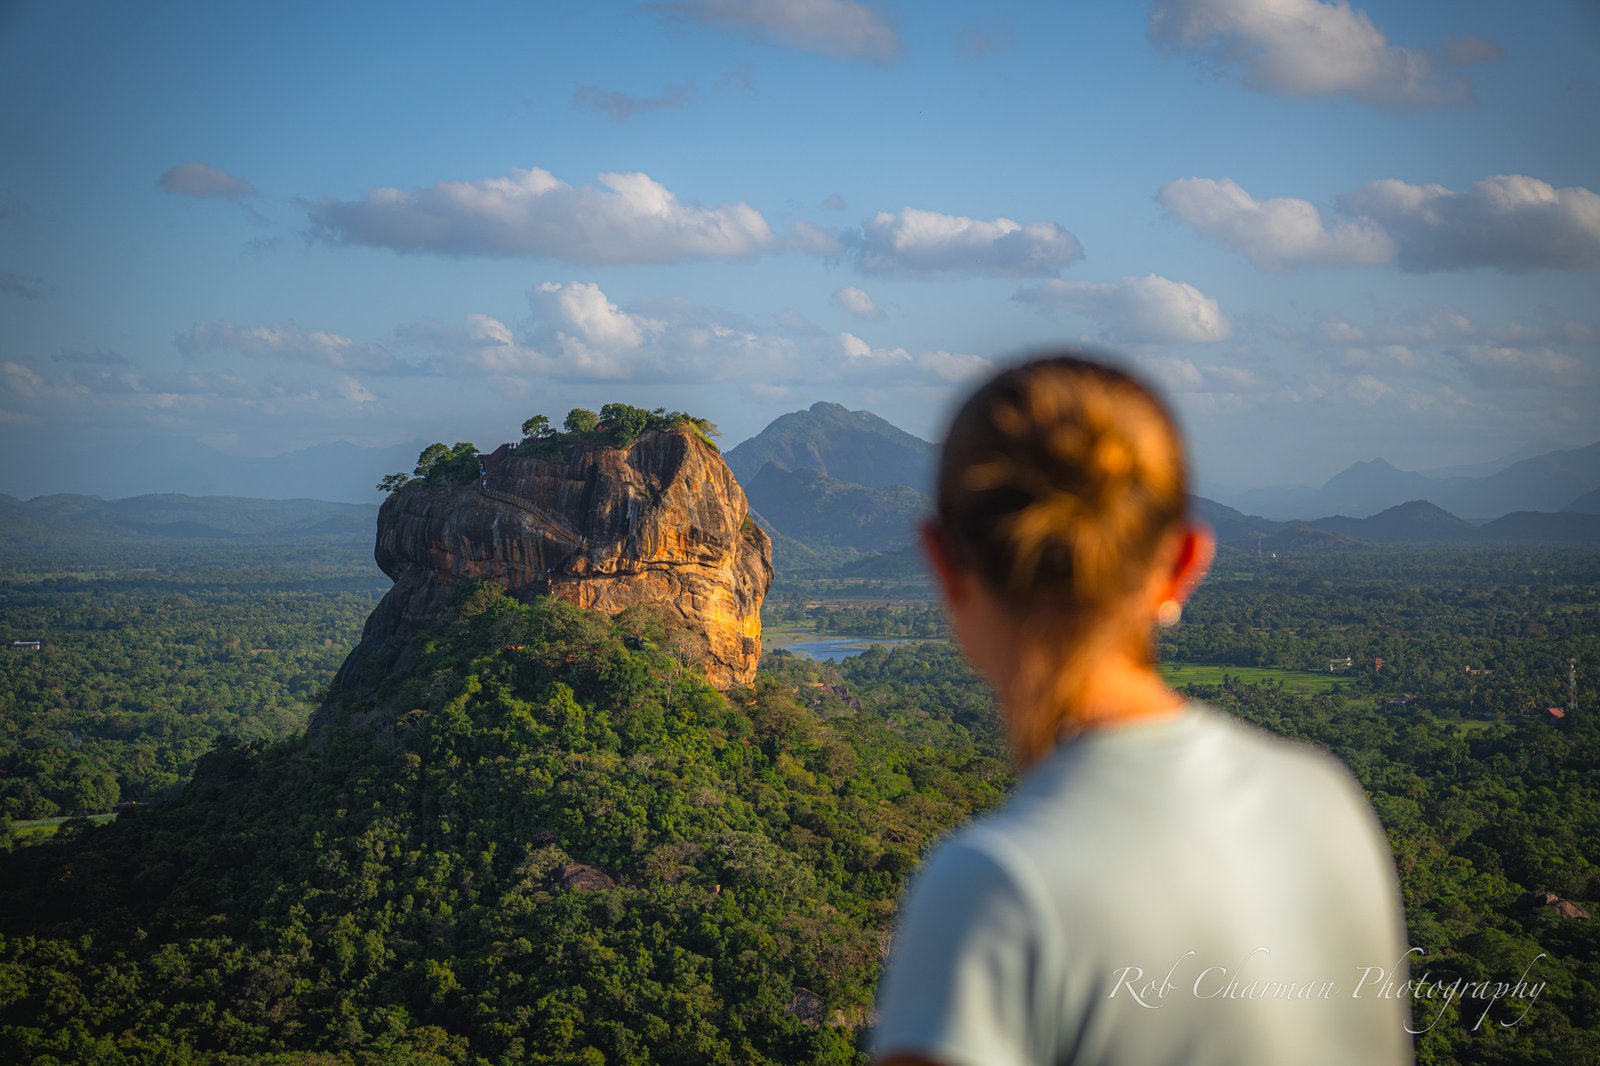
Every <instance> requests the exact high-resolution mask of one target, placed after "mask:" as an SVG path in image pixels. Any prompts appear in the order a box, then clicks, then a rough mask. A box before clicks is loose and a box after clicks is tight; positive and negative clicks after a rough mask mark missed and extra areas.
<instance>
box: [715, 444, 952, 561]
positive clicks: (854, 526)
mask: <svg viewBox="0 0 1600 1066" xmlns="http://www.w3.org/2000/svg"><path fill="white" fill-rule="evenodd" d="M744 488H745V493H746V495H748V496H749V497H750V506H751V507H752V508H754V509H755V510H756V511H757V512H758V513H759V514H760V515H761V517H762V518H763V519H764V520H765V521H766V522H767V523H768V524H770V525H771V527H772V528H774V529H777V530H778V531H779V532H781V533H783V534H785V535H787V536H789V537H792V538H795V539H797V540H799V541H801V542H802V543H804V544H807V545H810V546H812V547H814V548H821V547H829V548H852V549H854V550H856V551H859V552H875V551H883V550H884V549H886V548H897V547H904V546H905V545H908V544H910V543H911V542H912V538H913V537H914V536H915V531H916V525H917V522H918V521H920V520H921V518H922V517H923V516H924V515H926V514H927V513H928V509H929V506H930V504H929V500H928V497H926V496H924V495H923V494H922V493H920V492H918V491H917V490H916V489H913V488H909V487H907V486H905V485H891V486H887V487H882V486H870V485H860V484H856V483H854V482H850V481H844V480H842V479H840V478H835V477H829V476H828V475H827V474H823V473H821V472H819V471H817V470H810V469H802V470H786V469H784V468H783V467H782V466H780V465H778V464H777V463H775V462H769V463H767V464H766V465H765V466H763V467H762V468H761V470H760V472H759V473H757V474H756V476H755V477H754V478H753V479H751V480H750V481H748V482H746V484H745V487H744Z"/></svg>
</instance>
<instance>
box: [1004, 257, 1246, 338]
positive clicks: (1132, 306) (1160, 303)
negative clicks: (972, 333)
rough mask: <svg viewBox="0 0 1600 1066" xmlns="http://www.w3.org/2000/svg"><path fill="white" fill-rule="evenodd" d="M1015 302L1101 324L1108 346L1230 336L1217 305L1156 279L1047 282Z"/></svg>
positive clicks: (1197, 293) (1181, 286) (1185, 287)
mask: <svg viewBox="0 0 1600 1066" xmlns="http://www.w3.org/2000/svg"><path fill="white" fill-rule="evenodd" d="M1016 298H1017V299H1018V300H1021V301H1022V302H1023V303H1030V304H1033V305H1035V306H1037V307H1040V308H1043V309H1045V310H1047V311H1071V312H1074V313H1077V314H1081V315H1087V316H1088V317H1089V318H1092V319H1094V320H1095V321H1096V322H1098V323H1099V324H1100V327H1101V330H1102V332H1103V333H1104V335H1105V337H1106V339H1107V340H1112V341H1120V342H1124V343H1131V344H1151V343H1156V344H1159V343H1167V342H1200V343H1204V342H1211V341H1220V340H1225V339H1227V338H1228V337H1229V336H1230V335H1231V334H1232V332H1233V326H1232V324H1231V323H1230V322H1229V321H1228V319H1227V316H1225V315H1224V314H1223V313H1222V309H1221V308H1220V307H1218V306H1217V301H1216V300H1214V299H1212V298H1211V297H1209V296H1207V295H1206V294H1205V293H1203V292H1201V291H1200V290H1199V289H1197V288H1195V287H1194V286H1193V285H1189V284H1186V283H1184V282H1181V281H1173V280H1171V279H1170V278H1164V277H1161V276H1160V275H1158V274H1147V275H1145V276H1144V277H1142V278H1124V279H1122V280H1121V281H1112V282H1100V281H1062V280H1061V279H1059V278H1051V279H1049V280H1046V281H1043V282H1041V283H1040V284H1038V285H1035V286H1032V287H1031V288H1026V289H1022V290H1021V291H1019V292H1018V293H1017V294H1016Z"/></svg>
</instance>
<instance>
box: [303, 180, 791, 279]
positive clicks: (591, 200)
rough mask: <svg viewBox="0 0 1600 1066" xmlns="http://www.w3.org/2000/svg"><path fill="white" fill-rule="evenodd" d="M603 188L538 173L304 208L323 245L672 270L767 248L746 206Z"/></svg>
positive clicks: (762, 224)
mask: <svg viewBox="0 0 1600 1066" xmlns="http://www.w3.org/2000/svg"><path fill="white" fill-rule="evenodd" d="M599 183H600V184H599V185H583V186H576V187H574V186H571V185H568V184H566V183H565V182H563V181H559V180H557V179H556V177H555V176H554V175H553V174H551V173H550V172H549V171H547V170H541V169H539V168H538V167H534V168H531V169H528V170H513V171H512V173H511V176H510V177H506V178H486V179H484V180H482V181H442V182H439V183H437V184H435V185H430V186H427V187H425V188H419V189H413V190H412V191H411V192H409V193H408V192H402V191H401V190H399V189H374V190H373V191H372V192H369V193H367V195H366V196H365V197H363V198H362V199H360V200H350V201H341V200H332V199H323V200H318V201H316V202H314V203H307V204H305V209H306V214H307V216H308V217H309V218H310V220H311V223H312V226H313V230H314V232H315V234H316V235H317V236H318V237H320V238H322V239H323V240H326V241H330V242H332V243H337V244H365V245H373V246H377V247H383V248H393V249H395V250H396V251H401V252H434V253H438V254H441V255H506V256H534V257H540V258H549V259H559V260H564V261H566V262H569V263H580V264H585V265H597V264H604V263H676V262H681V261H684V260H690V259H727V258H735V259H738V258H748V257H750V256H754V255H757V254H759V253H760V252H762V251H764V250H766V249H767V248H769V247H771V246H772V244H773V235H772V230H771V229H770V228H769V227H768V225H767V221H766V219H764V218H763V217H762V216H761V213H760V212H759V211H757V210H756V209H755V208H753V207H751V206H750V205H748V204H745V203H742V202H741V203H735V204H723V205H720V206H717V207H702V206H700V205H698V204H692V203H684V202H683V201H681V200H679V199H678V198H677V197H676V196H675V195H673V193H672V192H671V191H670V190H669V189H667V188H666V187H665V186H663V185H661V184H659V183H658V182H656V181H654V180H652V179H651V178H650V176H649V175H647V174H641V173H633V174H609V173H608V174H601V175H599Z"/></svg>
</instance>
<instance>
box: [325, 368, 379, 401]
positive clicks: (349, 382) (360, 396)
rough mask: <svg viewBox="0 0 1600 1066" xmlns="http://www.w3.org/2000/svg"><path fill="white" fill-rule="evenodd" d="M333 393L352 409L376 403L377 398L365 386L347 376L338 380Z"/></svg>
mask: <svg viewBox="0 0 1600 1066" xmlns="http://www.w3.org/2000/svg"><path fill="white" fill-rule="evenodd" d="M334 391H335V392H336V393H338V395H339V396H340V397H341V398H342V399H343V400H344V401H345V402H346V403H348V404H349V405H350V406H352V407H365V406H366V405H367V404H369V403H377V402H378V398H377V397H376V396H374V395H372V393H371V392H369V391H367V387H366V386H365V385H363V384H361V382H359V381H357V380H356V379H355V378H353V377H350V376H349V375H348V374H347V375H345V376H344V377H341V378H340V379H339V380H338V382H337V383H336V384H335V385H334Z"/></svg>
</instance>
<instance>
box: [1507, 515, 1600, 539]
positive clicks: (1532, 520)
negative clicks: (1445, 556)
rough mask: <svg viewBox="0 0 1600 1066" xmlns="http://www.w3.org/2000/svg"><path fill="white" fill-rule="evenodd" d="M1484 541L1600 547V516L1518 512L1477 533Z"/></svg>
mask: <svg viewBox="0 0 1600 1066" xmlns="http://www.w3.org/2000/svg"><path fill="white" fill-rule="evenodd" d="M1477 539H1478V540H1480V541H1484V542H1501V543H1505V542H1510V543H1516V544H1589V545H1600V514H1583V513H1579V512H1576V511H1565V512H1560V513H1557V514H1547V513H1544V512H1540V511H1516V512H1514V513H1512V514H1508V515H1504V516H1502V517H1500V518H1496V519H1495V520H1494V521H1493V522H1489V523H1486V524H1485V525H1484V526H1483V527H1482V528H1481V529H1479V530H1477Z"/></svg>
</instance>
